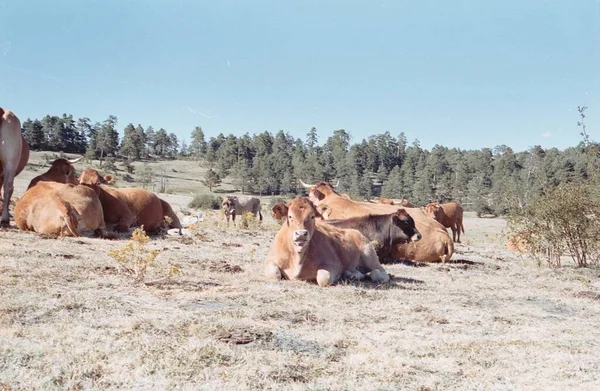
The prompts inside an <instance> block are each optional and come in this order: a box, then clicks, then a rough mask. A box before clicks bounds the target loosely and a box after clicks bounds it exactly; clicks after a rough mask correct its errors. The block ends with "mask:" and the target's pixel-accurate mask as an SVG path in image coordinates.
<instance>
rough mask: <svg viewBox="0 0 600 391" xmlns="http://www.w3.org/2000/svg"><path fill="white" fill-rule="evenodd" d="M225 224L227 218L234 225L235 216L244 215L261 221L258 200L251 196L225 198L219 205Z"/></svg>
mask: <svg viewBox="0 0 600 391" xmlns="http://www.w3.org/2000/svg"><path fill="white" fill-rule="evenodd" d="M221 207H222V208H223V212H224V213H225V218H226V219H227V224H229V216H231V220H233V224H235V216H236V215H240V216H241V215H243V214H244V213H248V212H250V213H252V214H253V215H254V217H257V218H259V219H260V221H262V219H263V218H262V213H261V212H260V198H258V197H252V196H229V195H228V196H225V198H223V203H222V204H221Z"/></svg>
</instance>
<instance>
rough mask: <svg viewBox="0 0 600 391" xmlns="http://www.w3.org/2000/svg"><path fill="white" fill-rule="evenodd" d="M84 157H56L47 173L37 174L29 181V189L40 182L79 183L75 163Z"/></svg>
mask: <svg viewBox="0 0 600 391" xmlns="http://www.w3.org/2000/svg"><path fill="white" fill-rule="evenodd" d="M81 159H83V156H81V157H78V158H76V159H72V160H67V159H62V158H61V159H56V160H55V161H53V162H52V164H51V165H50V168H49V169H48V171H46V172H45V173H43V174H41V175H38V176H36V177H35V178H33V179H32V180H31V182H29V186H27V189H31V188H32V187H33V186H35V185H36V184H37V183H38V182H58V183H70V184H73V185H78V184H79V182H77V176H76V175H75V167H73V164H75V163H77V162H78V161H80V160H81Z"/></svg>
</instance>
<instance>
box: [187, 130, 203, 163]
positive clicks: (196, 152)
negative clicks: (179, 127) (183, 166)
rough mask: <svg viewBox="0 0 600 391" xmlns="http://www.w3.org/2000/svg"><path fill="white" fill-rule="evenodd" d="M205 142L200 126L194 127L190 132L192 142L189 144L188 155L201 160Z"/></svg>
mask: <svg viewBox="0 0 600 391" xmlns="http://www.w3.org/2000/svg"><path fill="white" fill-rule="evenodd" d="M206 149H207V142H206V140H205V136H204V131H202V128H201V127H200V126H196V127H195V128H194V130H193V131H192V141H191V143H190V155H191V156H193V157H196V158H199V159H201V158H203V157H204V155H205V154H206Z"/></svg>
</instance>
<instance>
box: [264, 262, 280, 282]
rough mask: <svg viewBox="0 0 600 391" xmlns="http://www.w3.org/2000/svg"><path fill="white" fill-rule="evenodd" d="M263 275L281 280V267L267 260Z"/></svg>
mask: <svg viewBox="0 0 600 391" xmlns="http://www.w3.org/2000/svg"><path fill="white" fill-rule="evenodd" d="M265 276H267V278H270V279H272V280H281V278H282V276H281V269H279V266H277V265H276V264H274V263H273V262H268V263H267V264H266V265H265Z"/></svg>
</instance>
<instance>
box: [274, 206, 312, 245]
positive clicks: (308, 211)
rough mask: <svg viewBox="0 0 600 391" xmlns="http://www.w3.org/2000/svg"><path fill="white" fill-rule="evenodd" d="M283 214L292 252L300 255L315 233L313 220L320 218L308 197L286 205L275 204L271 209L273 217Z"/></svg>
mask: <svg viewBox="0 0 600 391" xmlns="http://www.w3.org/2000/svg"><path fill="white" fill-rule="evenodd" d="M283 212H285V213H284V214H283V215H284V216H286V223H285V224H286V225H287V227H288V231H289V235H290V241H291V243H292V245H293V246H294V250H295V251H296V252H299V253H302V252H303V251H304V250H306V248H307V247H308V244H309V243H310V239H311V238H312V236H313V233H314V232H315V220H316V219H317V218H319V217H321V216H320V214H319V212H317V210H316V208H315V206H314V205H313V203H312V202H310V200H309V199H308V197H296V198H294V199H293V200H292V201H290V202H289V203H288V204H287V205H283V204H277V205H275V206H274V207H273V214H274V215H276V214H281V213H283Z"/></svg>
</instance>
